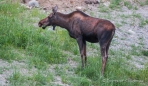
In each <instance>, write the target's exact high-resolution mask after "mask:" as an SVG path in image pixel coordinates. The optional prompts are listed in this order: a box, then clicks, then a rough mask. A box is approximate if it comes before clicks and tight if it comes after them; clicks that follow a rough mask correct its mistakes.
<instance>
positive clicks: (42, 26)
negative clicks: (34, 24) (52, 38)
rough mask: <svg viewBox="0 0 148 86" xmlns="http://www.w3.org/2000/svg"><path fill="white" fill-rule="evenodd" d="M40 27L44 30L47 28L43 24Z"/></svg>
mask: <svg viewBox="0 0 148 86" xmlns="http://www.w3.org/2000/svg"><path fill="white" fill-rule="evenodd" d="M38 25H39V27H41V28H43V29H45V28H46V27H47V26H46V25H43V24H40V23H39V24H38Z"/></svg>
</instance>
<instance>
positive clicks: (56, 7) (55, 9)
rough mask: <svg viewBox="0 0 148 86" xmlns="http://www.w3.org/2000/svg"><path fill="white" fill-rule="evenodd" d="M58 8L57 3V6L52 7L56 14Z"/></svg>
mask: <svg viewBox="0 0 148 86" xmlns="http://www.w3.org/2000/svg"><path fill="white" fill-rule="evenodd" d="M57 10H58V6H57V5H56V6H55V7H53V8H52V11H53V13H54V14H55V13H56V12H57Z"/></svg>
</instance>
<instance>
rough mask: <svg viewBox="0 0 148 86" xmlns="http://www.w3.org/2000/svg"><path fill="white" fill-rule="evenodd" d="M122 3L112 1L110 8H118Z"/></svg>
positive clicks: (119, 0)
mask: <svg viewBox="0 0 148 86" xmlns="http://www.w3.org/2000/svg"><path fill="white" fill-rule="evenodd" d="M120 2H121V0H111V1H110V3H111V4H110V5H109V7H110V8H112V9H113V8H115V7H118V6H119V4H120Z"/></svg>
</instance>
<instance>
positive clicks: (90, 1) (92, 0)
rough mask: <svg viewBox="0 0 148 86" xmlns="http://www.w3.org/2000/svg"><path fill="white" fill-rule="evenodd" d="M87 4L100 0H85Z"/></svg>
mask: <svg viewBox="0 0 148 86" xmlns="http://www.w3.org/2000/svg"><path fill="white" fill-rule="evenodd" d="M84 2H85V3H86V4H99V1H98V0H85V1H84Z"/></svg>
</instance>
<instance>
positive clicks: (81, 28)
mask: <svg viewBox="0 0 148 86" xmlns="http://www.w3.org/2000/svg"><path fill="white" fill-rule="evenodd" d="M57 10H58V6H55V7H52V13H51V14H49V16H48V17H46V18H44V19H42V20H40V21H39V23H38V25H39V27H42V28H43V29H45V28H46V27H47V26H53V30H55V27H56V26H60V27H62V28H65V29H66V30H67V31H68V32H69V35H70V37H72V38H74V39H76V41H77V43H78V46H79V51H80V55H81V61H82V68H84V66H86V63H87V56H86V41H87V42H91V43H99V44H100V50H101V56H102V71H101V73H102V75H104V70H105V66H106V62H107V59H108V50H109V46H110V43H111V40H112V38H113V36H114V34H115V26H114V24H113V23H111V22H110V21H109V20H105V19H100V18H94V17H91V16H89V15H87V14H85V13H83V12H82V11H80V10H76V11H74V12H71V13H69V14H63V13H60V12H57Z"/></svg>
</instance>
